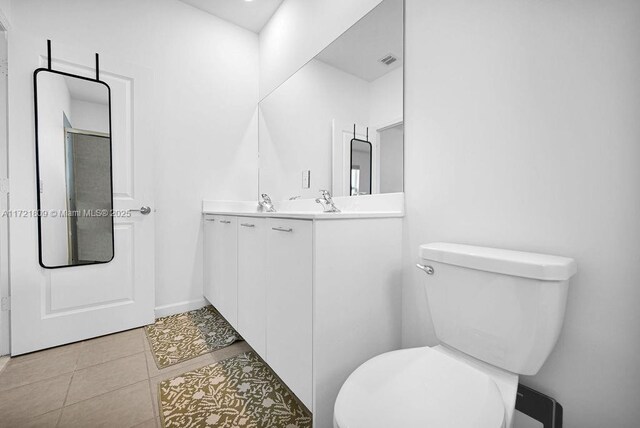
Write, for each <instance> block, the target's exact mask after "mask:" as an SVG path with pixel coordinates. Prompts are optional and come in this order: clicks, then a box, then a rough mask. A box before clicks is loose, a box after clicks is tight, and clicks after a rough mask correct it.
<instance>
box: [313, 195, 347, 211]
mask: <svg viewBox="0 0 640 428" xmlns="http://www.w3.org/2000/svg"><path fill="white" fill-rule="evenodd" d="M320 193H322V199H320V198H318V199H316V203H318V204H320V205H322V208H323V209H324V212H326V213H339V212H341V211H340V210H339V209H338V208H337V207H336V204H335V203H334V202H333V198H332V197H331V193H329V191H328V190H320Z"/></svg>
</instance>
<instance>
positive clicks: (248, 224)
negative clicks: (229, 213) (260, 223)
mask: <svg viewBox="0 0 640 428" xmlns="http://www.w3.org/2000/svg"><path fill="white" fill-rule="evenodd" d="M240 226H242V227H256V225H255V224H250V223H241V224H240Z"/></svg>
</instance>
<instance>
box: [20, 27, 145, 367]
mask: <svg viewBox="0 0 640 428" xmlns="http://www.w3.org/2000/svg"><path fill="white" fill-rule="evenodd" d="M9 53H10V55H11V58H12V63H11V74H10V77H9V102H10V115H9V123H10V125H9V132H10V138H9V141H10V143H9V171H10V176H9V179H10V183H11V189H10V197H9V203H10V210H33V209H35V208H36V206H35V203H36V182H35V147H34V146H35V144H34V138H35V137H34V134H35V131H34V114H33V111H34V106H33V103H34V98H33V83H32V82H33V77H32V76H33V71H34V70H35V69H36V68H39V67H45V66H46V40H32V39H29V38H26V37H25V36H24V35H22V34H20V33H17V32H16V34H15V35H14V34H12V37H11V39H10V41H9ZM52 57H53V64H52V65H53V69H54V70H59V71H65V72H69V73H73V74H78V75H82V76H87V77H92V76H95V70H94V56H93V53H92V52H84V51H83V52H78V51H77V50H75V49H70V48H67V47H64V46H61V45H56V43H55V41H54V43H53V55H52ZM100 78H101V80H103V81H105V82H106V83H108V84H109V86H110V88H111V120H112V153H113V155H112V165H113V192H114V194H113V197H114V209H115V210H116V211H121V210H127V209H139V208H140V207H141V206H150V207H152V211H151V213H150V214H149V215H142V214H141V213H139V212H138V213H135V212H134V213H132V215H131V216H130V217H116V218H115V225H114V228H115V230H114V241H115V252H114V259H113V260H112V261H111V262H109V263H106V264H97V265H87V266H78V267H68V268H62V269H54V270H51V269H44V268H42V267H40V266H39V264H38V232H37V219H36V218H35V217H31V216H24V217H13V218H11V220H10V254H11V260H10V275H11V354H12V355H18V354H23V353H27V352H31V351H36V350H39V349H44V348H48V347H52V346H57V345H61V344H65V343H70V342H75V341H79V340H83V339H87V338H91V337H96V336H101V335H104V334H109V333H113V332H117V331H122V330H126V329H130V328H134V327H139V326H142V325H145V324H148V323H151V322H153V320H154V306H155V301H154V300H155V298H154V269H155V267H154V258H155V255H154V216H155V215H154V211H153V202H154V201H153V171H152V168H153V164H152V159H153V155H152V142H153V138H152V135H151V132H152V128H151V126H150V125H151V123H152V122H151V120H150V119H151V118H150V117H149V112H150V108H149V103H150V102H151V101H152V100H151V96H152V91H153V82H152V74H151V72H150V71H149V70H147V69H145V68H143V67H139V66H134V65H131V64H128V63H124V62H120V61H117V60H114V59H112V58H109V57H103V56H101V57H100ZM134 100H135V102H134Z"/></svg>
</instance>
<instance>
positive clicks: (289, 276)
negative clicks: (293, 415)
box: [267, 219, 313, 409]
mask: <svg viewBox="0 0 640 428" xmlns="http://www.w3.org/2000/svg"><path fill="white" fill-rule="evenodd" d="M312 227H313V226H312V222H311V221H308V220H282V219H268V221H267V236H268V239H267V245H268V246H267V248H268V252H267V362H268V363H269V365H270V366H271V367H272V368H273V369H274V370H275V372H276V373H277V374H278V375H279V376H280V378H282V380H283V381H284V382H285V383H286V384H287V386H288V387H289V388H290V389H291V390H292V391H293V392H294V393H295V394H296V395H297V396H298V398H300V400H302V402H303V403H304V404H305V405H306V406H307V407H308V408H309V409H311V408H312V365H311V363H312V361H311V358H312V324H311V323H312V301H311V298H312V280H313V277H312V230H313V229H312Z"/></svg>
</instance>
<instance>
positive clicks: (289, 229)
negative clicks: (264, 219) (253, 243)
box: [271, 227, 293, 232]
mask: <svg viewBox="0 0 640 428" xmlns="http://www.w3.org/2000/svg"><path fill="white" fill-rule="evenodd" d="M271 229H272V230H275V231H278V232H293V229H291V228H288V229H285V228H284V227H272V228H271Z"/></svg>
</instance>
